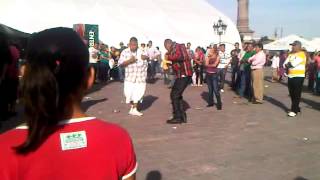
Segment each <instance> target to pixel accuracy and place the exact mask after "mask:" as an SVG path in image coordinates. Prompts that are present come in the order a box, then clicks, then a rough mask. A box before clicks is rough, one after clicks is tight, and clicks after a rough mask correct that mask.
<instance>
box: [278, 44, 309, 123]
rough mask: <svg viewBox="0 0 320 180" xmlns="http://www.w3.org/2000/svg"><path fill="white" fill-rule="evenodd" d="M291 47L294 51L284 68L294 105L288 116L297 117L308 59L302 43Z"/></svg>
mask: <svg viewBox="0 0 320 180" xmlns="http://www.w3.org/2000/svg"><path fill="white" fill-rule="evenodd" d="M290 45H291V46H292V51H291V53H290V54H289V56H288V58H287V59H286V61H285V62H284V64H283V66H284V67H285V68H286V69H287V70H288V89H289V94H290V97H291V103H292V104H291V110H290V112H289V113H288V116H289V117H295V116H296V115H297V113H298V112H300V107H299V103H300V99H301V92H302V87H303V81H304V78H305V72H306V61H307V58H306V54H305V52H303V51H302V48H301V46H302V45H301V42H300V41H294V42H293V43H291V44H290Z"/></svg>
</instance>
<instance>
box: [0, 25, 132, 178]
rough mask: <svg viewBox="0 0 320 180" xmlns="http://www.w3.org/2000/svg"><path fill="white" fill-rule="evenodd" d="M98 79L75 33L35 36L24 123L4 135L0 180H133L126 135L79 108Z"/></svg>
mask: <svg viewBox="0 0 320 180" xmlns="http://www.w3.org/2000/svg"><path fill="white" fill-rule="evenodd" d="M94 76H95V75H94V69H93V67H91V68H90V66H89V52H88V48H87V47H86V45H85V44H84V43H83V41H82V40H81V39H80V38H79V36H78V34H76V32H74V31H73V30H72V29H69V28H54V29H49V30H45V31H42V32H39V33H36V34H33V35H32V37H31V39H30V41H29V47H28V52H27V62H26V71H25V75H24V76H23V78H22V81H23V83H22V98H23V101H22V102H23V103H24V107H25V111H24V116H23V117H24V118H25V122H26V124H25V125H21V126H19V127H17V128H16V129H13V130H11V131H8V132H6V133H4V134H2V135H0V154H1V161H0V177H1V180H12V179H20V180H24V179H32V180H38V179H47V180H55V179H59V180H70V179H77V180H82V179H83V180H84V179H88V178H89V177H90V179H95V180H103V179H106V178H107V179H109V180H119V179H125V180H134V179H135V172H136V169H137V163H136V157H135V152H134V149H133V145H132V142H131V138H130V136H129V135H128V133H127V132H126V131H125V130H124V129H122V128H120V127H118V126H117V125H114V124H111V123H107V122H104V121H102V120H99V119H97V118H95V117H88V116H87V115H86V114H85V113H84V112H83V111H82V110H81V105H80V104H81V100H82V97H83V95H84V93H85V92H86V91H87V89H88V88H90V87H91V86H92V84H93V83H94ZM101 142H103V143H101ZM30 162H31V163H30ZM75 172H76V173H75Z"/></svg>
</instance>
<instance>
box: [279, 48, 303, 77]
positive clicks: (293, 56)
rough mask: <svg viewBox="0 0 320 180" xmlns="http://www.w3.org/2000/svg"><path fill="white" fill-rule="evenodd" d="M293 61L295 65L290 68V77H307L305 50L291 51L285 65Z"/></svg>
mask: <svg viewBox="0 0 320 180" xmlns="http://www.w3.org/2000/svg"><path fill="white" fill-rule="evenodd" d="M289 62H290V63H291V65H292V66H293V67H290V68H289V73H288V77H289V78H293V77H305V74H306V62H307V57H306V54H305V52H303V51H300V52H297V53H290V54H289V56H288V58H287V59H286V61H285V62H284V64H283V66H284V67H285V65H286V64H288V63H289Z"/></svg>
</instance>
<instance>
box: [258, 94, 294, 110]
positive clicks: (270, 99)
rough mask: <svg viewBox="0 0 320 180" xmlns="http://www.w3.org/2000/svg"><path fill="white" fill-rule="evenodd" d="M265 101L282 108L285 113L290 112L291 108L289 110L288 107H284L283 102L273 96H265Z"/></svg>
mask: <svg viewBox="0 0 320 180" xmlns="http://www.w3.org/2000/svg"><path fill="white" fill-rule="evenodd" d="M264 100H265V101H267V102H269V103H271V104H273V105H275V106H278V107H279V108H281V109H282V110H283V111H284V112H286V113H287V112H288V110H289V108H288V107H287V106H286V105H284V104H283V103H282V102H280V101H278V100H276V99H274V98H273V97H271V96H264Z"/></svg>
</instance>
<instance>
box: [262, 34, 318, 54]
mask: <svg viewBox="0 0 320 180" xmlns="http://www.w3.org/2000/svg"><path fill="white" fill-rule="evenodd" d="M294 41H300V42H301V43H302V47H303V48H306V49H307V51H309V52H313V51H315V50H316V46H315V45H313V44H312V43H311V42H310V41H308V40H306V39H304V38H302V37H300V36H298V35H289V36H287V37H284V38H281V39H278V40H276V41H274V42H271V43H269V44H266V45H265V46H264V49H267V50H273V51H280V50H291V46H290V44H291V43H293V42H294Z"/></svg>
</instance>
